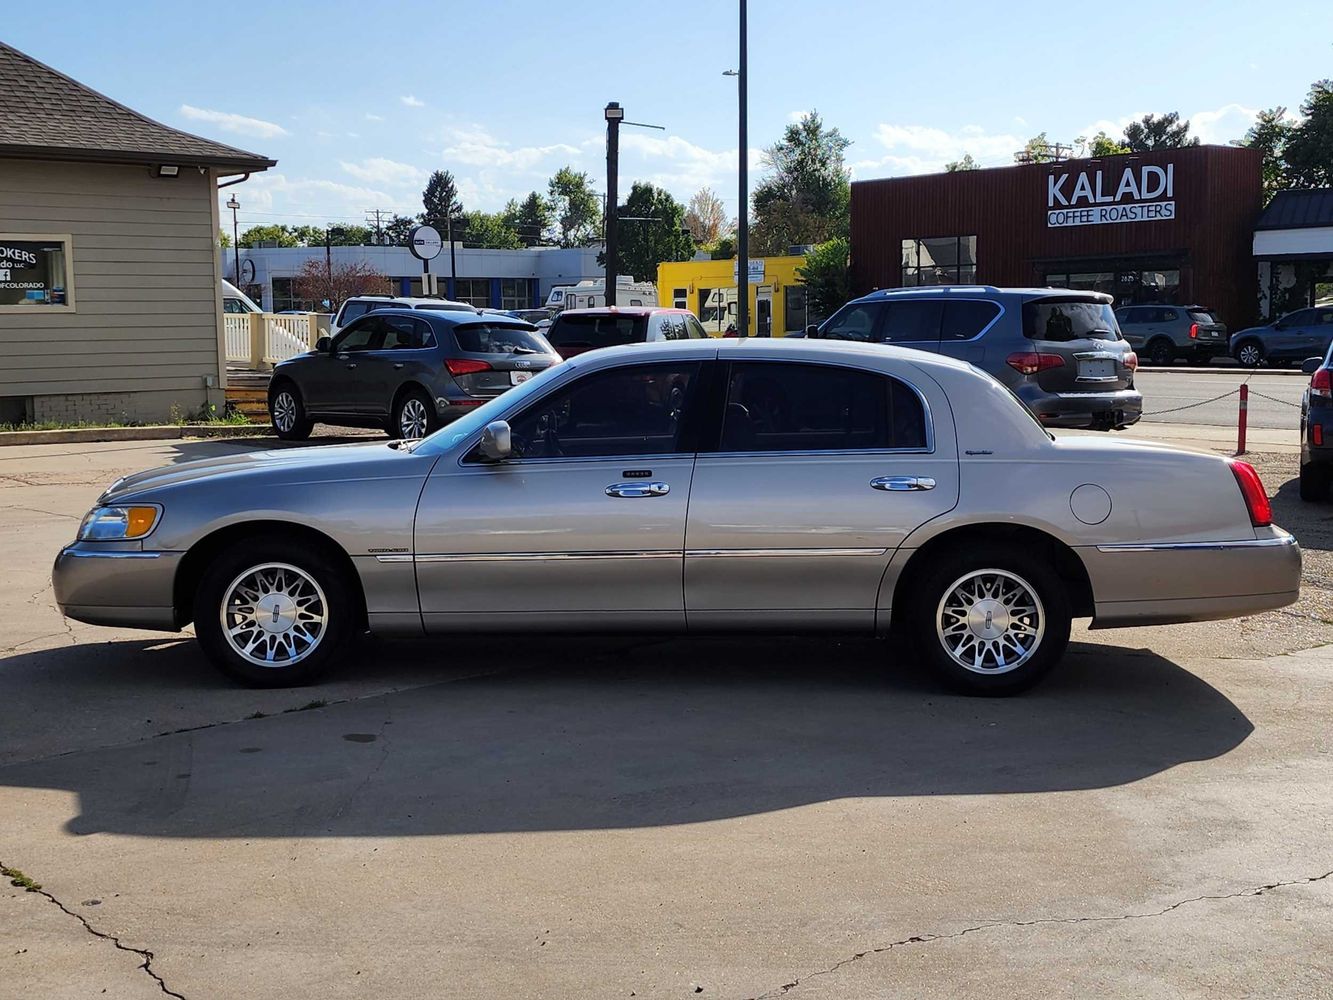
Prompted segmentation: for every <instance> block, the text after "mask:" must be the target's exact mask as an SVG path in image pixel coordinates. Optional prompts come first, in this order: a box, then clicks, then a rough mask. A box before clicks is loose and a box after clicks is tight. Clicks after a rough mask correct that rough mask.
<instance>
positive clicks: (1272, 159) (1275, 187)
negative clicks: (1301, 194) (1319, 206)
mask: <svg viewBox="0 0 1333 1000" xmlns="http://www.w3.org/2000/svg"><path fill="white" fill-rule="evenodd" d="M1297 131H1299V126H1298V125H1297V124H1296V123H1295V122H1293V121H1291V120H1290V119H1289V118H1288V117H1287V109H1286V108H1267V109H1265V110H1263V111H1260V112H1259V114H1258V115H1257V116H1256V117H1255V119H1254V124H1253V125H1251V126H1250V127H1249V129H1248V130H1247V131H1246V133H1245V137H1244V138H1243V139H1237V140H1236V145H1237V146H1247V147H1249V148H1250V149H1257V150H1259V153H1260V155H1261V156H1262V157H1263V168H1262V169H1263V179H1264V200H1265V201H1267V200H1268V199H1269V198H1272V197H1273V195H1274V194H1276V193H1277V192H1278V191H1281V190H1282V189H1283V188H1287V187H1291V176H1290V173H1291V172H1290V169H1289V167H1288V165H1287V147H1288V145H1289V144H1290V142H1291V140H1292V137H1293V136H1294V135H1295V134H1296V133H1297Z"/></svg>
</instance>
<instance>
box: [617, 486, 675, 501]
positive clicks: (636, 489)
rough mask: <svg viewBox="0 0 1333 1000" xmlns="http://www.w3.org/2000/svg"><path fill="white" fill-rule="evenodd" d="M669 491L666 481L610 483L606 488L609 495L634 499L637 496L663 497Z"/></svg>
mask: <svg viewBox="0 0 1333 1000" xmlns="http://www.w3.org/2000/svg"><path fill="white" fill-rule="evenodd" d="M670 492H671V487H670V486H668V485H667V484H666V483H612V484H611V485H610V486H608V487H607V488H606V495H607V496H609V497H623V498H625V499H634V498H637V497H664V496H666V495H667V494H668V493H670Z"/></svg>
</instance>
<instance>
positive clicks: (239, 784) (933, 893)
mask: <svg viewBox="0 0 1333 1000" xmlns="http://www.w3.org/2000/svg"><path fill="white" fill-rule="evenodd" d="M1148 431H1149V429H1148V428H1146V427H1143V428H1139V429H1137V432H1138V433H1146V432H1148ZM250 447H255V443H254V442H248V443H226V442H207V443H204V442H188V441H180V442H157V443H119V444H103V445H68V446H58V445H49V446H42V447H33V448H8V449H3V450H0V508H2V509H3V510H4V513H5V517H4V519H3V522H0V546H3V548H2V549H0V551H4V552H5V554H6V559H5V570H6V571H5V574H4V578H3V580H0V620H2V621H3V625H4V628H3V634H2V635H0V692H3V694H2V695H0V697H3V702H4V715H3V719H4V724H3V730H2V732H3V738H2V739H0V862H3V864H4V865H5V866H7V867H8V868H9V869H10V870H12V872H13V873H15V874H11V877H12V878H18V877H19V875H18V874H17V873H22V875H23V876H26V877H27V878H30V879H32V880H34V881H35V882H37V883H40V884H41V886H42V891H41V892H40V893H38V892H26V891H24V889H23V888H22V887H16V886H11V885H10V884H9V879H6V880H5V881H4V883H3V884H2V888H3V891H2V892H0V994H3V995H6V996H9V995H13V996H22V997H84V996H93V995H102V993H103V992H105V994H106V995H108V996H115V997H131V998H136V997H161V996H162V995H163V994H164V992H165V993H166V994H167V995H171V996H180V997H188V998H191V1000H197V998H202V997H247V998H248V997H256V998H259V997H265V998H267V997H274V996H290V997H320V998H349V1000H351V998H363V997H376V998H398V997H402V998H409V997H411V998H417V997H425V996H460V997H506V998H508V997H527V996H541V997H552V998H563V997H580V998H586V997H631V996H638V997H693V996H701V997H728V998H750V997H774V996H779V995H785V996H791V997H833V996H838V997H904V998H906V997H911V998H922V997H941V998H943V997H950V998H956V997H987V998H994V997H1001V996H1006V997H1007V996H1043V997H1087V996H1094V995H1108V994H1112V993H1114V994H1117V995H1132V996H1142V997H1158V996H1161V997H1168V996H1169V997H1215V996H1245V995H1254V996H1265V997H1272V996H1281V997H1315V996H1327V995H1328V990H1329V985H1328V984H1329V983H1330V982H1333V955H1330V952H1329V949H1328V942H1329V927H1330V926H1333V846H1330V843H1331V841H1330V833H1331V832H1333V731H1331V730H1330V727H1329V724H1328V720H1329V718H1330V716H1331V714H1333V645H1330V644H1331V643H1333V504H1322V505H1310V504H1302V503H1301V502H1300V501H1299V500H1298V499H1297V498H1296V483H1295V475H1296V465H1295V462H1296V459H1295V456H1293V455H1289V454H1285V455H1265V454H1260V455H1256V456H1250V458H1251V460H1253V461H1254V462H1255V463H1256V465H1258V467H1259V468H1260V471H1261V472H1262V474H1263V476H1264V479H1265V482H1266V483H1267V485H1268V486H1269V489H1270V493H1272V494H1274V508H1275V519H1276V521H1277V522H1278V523H1279V524H1282V525H1283V526H1284V527H1286V528H1288V529H1289V530H1291V531H1293V532H1294V533H1295V534H1296V535H1297V537H1298V538H1299V539H1300V541H1301V543H1302V545H1303V547H1304V550H1305V579H1304V590H1303V596H1302V600H1301V602H1300V603H1299V604H1297V605H1295V606H1293V607H1291V608H1288V609H1284V610H1282V611H1279V612H1272V613H1269V614H1264V615H1258V616H1254V617H1251V618H1246V619H1242V620H1239V621H1235V622H1224V623H1207V624H1199V625H1189V626H1179V627H1171V628H1162V629H1136V630H1128V631H1111V632H1096V633H1092V632H1088V631H1087V630H1086V629H1084V628H1081V627H1078V626H1076V629H1075V636H1074V644H1073V646H1072V647H1071V653H1070V655H1069V657H1068V659H1067V661H1066V663H1065V664H1064V666H1063V668H1062V669H1061V670H1059V671H1058V672H1057V674H1056V675H1055V676H1053V677H1052V679H1051V680H1050V681H1049V682H1048V683H1046V684H1045V685H1043V686H1042V687H1040V688H1039V689H1037V690H1036V691H1034V692H1032V693H1031V694H1029V695H1028V696H1025V697H1022V698H1018V699H1010V700H1001V701H982V700H974V699H967V698H961V697H955V696H952V695H948V694H944V693H942V692H941V691H940V690H939V689H937V688H936V687H935V685H934V684H933V682H932V681H931V680H930V678H928V677H925V676H922V675H921V674H920V673H919V672H918V671H917V670H916V669H915V666H914V664H912V663H911V662H908V661H903V660H902V659H900V658H899V659H895V656H894V652H895V651H894V649H893V647H891V646H890V645H889V644H887V643H884V642H878V641H868V640H867V641H849V640H843V641H833V640H823V639H797V640H792V639H789V638H784V637H780V636H772V637H769V636H758V637H753V638H741V639H737V638H728V639H693V640H688V641H686V640H656V639H645V640H632V639H626V640H612V639H594V640H587V639H577V638H562V639H558V640H541V641H532V640H531V639H515V640H514V641H513V642H512V643H505V642H502V641H497V640H493V639H491V640H450V641H448V642H446V643H442V644H438V645H426V644H397V643H392V644H391V643H385V642H375V641H367V642H365V643H364V644H363V645H362V646H361V647H360V649H359V650H358V653H357V655H356V657H355V662H354V664H353V665H352V666H351V667H350V668H348V669H344V670H343V671H342V672H341V673H340V674H339V675H338V676H337V677H336V678H335V679H334V680H332V681H331V682H330V683H328V684H326V685H324V686H321V687H319V688H314V689H302V690H287V691H250V690H245V689H241V688H237V687H234V686H232V685H230V684H229V683H228V682H226V681H225V680H223V679H222V678H221V677H220V676H218V675H216V674H214V673H213V671H212V670H211V668H210V667H208V665H207V664H206V663H205V662H204V661H203V659H202V657H201V656H200V655H199V654H198V653H197V652H196V650H195V649H194V646H193V642H192V641H191V640H190V639H189V637H188V636H177V635H168V634H147V633H132V632H128V631H126V632H120V631H116V630H108V629H99V628H94V627H91V626H84V625H80V624H78V623H72V622H65V621H64V620H63V619H62V618H61V617H60V616H59V614H58V613H57V612H56V610H55V609H54V607H53V605H52V597H51V591H50V587H49V570H50V564H51V560H52V558H53V556H54V554H55V552H56V550H57V549H58V548H59V547H60V545H62V544H63V543H64V542H65V541H67V540H68V539H69V538H70V537H71V536H72V534H73V531H74V528H75V526H76V525H77V520H78V518H79V517H80V516H81V515H82V514H83V512H84V511H85V510H86V509H87V508H88V507H89V506H90V505H91V503H92V501H93V500H94V498H95V497H96V495H97V494H98V493H99V492H100V490H101V489H102V488H103V487H104V486H105V485H106V484H107V483H108V482H110V481H111V480H112V479H114V478H115V477H116V476H118V475H121V474H123V473H125V472H128V471H132V470H136V469H140V468H144V467H147V466H151V465H155V464H164V463H167V462H174V461H181V460H185V459H188V458H191V457H202V456H204V455H209V454H216V453H218V452H220V451H229V450H243V449H245V448H250Z"/></svg>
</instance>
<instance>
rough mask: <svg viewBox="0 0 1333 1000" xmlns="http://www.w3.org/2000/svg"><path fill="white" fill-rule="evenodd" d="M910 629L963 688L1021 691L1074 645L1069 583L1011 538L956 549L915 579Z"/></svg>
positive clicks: (932, 661)
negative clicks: (1069, 646) (1012, 542)
mask: <svg viewBox="0 0 1333 1000" xmlns="http://www.w3.org/2000/svg"><path fill="white" fill-rule="evenodd" d="M913 590H914V591H915V593H916V599H915V600H914V601H913V602H912V604H911V607H910V609H909V614H910V616H911V620H910V623H909V627H910V629H911V631H912V633H913V635H914V637H915V639H916V643H915V645H916V648H917V649H918V650H920V651H921V653H922V655H923V656H924V657H925V659H926V661H927V662H928V663H929V665H930V666H931V667H932V668H933V669H934V670H935V671H936V673H938V674H939V675H940V677H941V678H942V679H943V680H944V681H945V683H947V684H948V685H949V686H950V687H953V688H955V689H957V690H959V691H961V692H963V693H965V694H976V695H1007V694H1017V693H1018V692H1020V691H1024V690H1026V689H1027V688H1030V687H1031V686H1032V685H1034V684H1036V683H1037V682H1038V681H1039V680H1041V679H1042V677H1044V676H1045V675H1046V673H1047V672H1048V671H1049V670H1050V669H1051V668H1052V667H1054V666H1055V664H1056V663H1058V662H1059V660H1060V657H1061V656H1063V655H1064V651H1065V647H1066V646H1067V645H1068V643H1069V624H1070V618H1071V615H1070V610H1069V599H1068V597H1067V591H1068V587H1067V585H1066V584H1065V583H1064V582H1063V581H1062V580H1061V579H1060V578H1059V576H1058V575H1056V573H1055V572H1054V571H1053V570H1051V569H1050V567H1049V566H1048V565H1047V564H1046V563H1045V562H1043V561H1042V560H1040V559H1038V558H1036V557H1035V556H1033V555H1031V554H1030V553H1028V552H1027V551H1026V550H1024V549H1022V548H1020V547H1018V546H1014V545H1006V544H991V545H980V546H974V547H970V548H968V549H959V550H957V551H954V552H949V553H946V554H944V555H943V556H942V557H941V558H939V559H937V560H934V561H933V562H932V564H931V565H930V567H929V568H927V569H926V570H925V571H924V573H923V574H922V575H921V576H920V577H919V578H918V579H917V580H916V581H915V583H914V586H913Z"/></svg>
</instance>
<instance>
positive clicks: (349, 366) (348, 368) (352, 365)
mask: <svg viewBox="0 0 1333 1000" xmlns="http://www.w3.org/2000/svg"><path fill="white" fill-rule="evenodd" d="M355 367H356V362H355V361H353V362H352V363H351V364H350V365H348V366H347V370H348V371H351V370H352V369H353V368H355Z"/></svg>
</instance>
